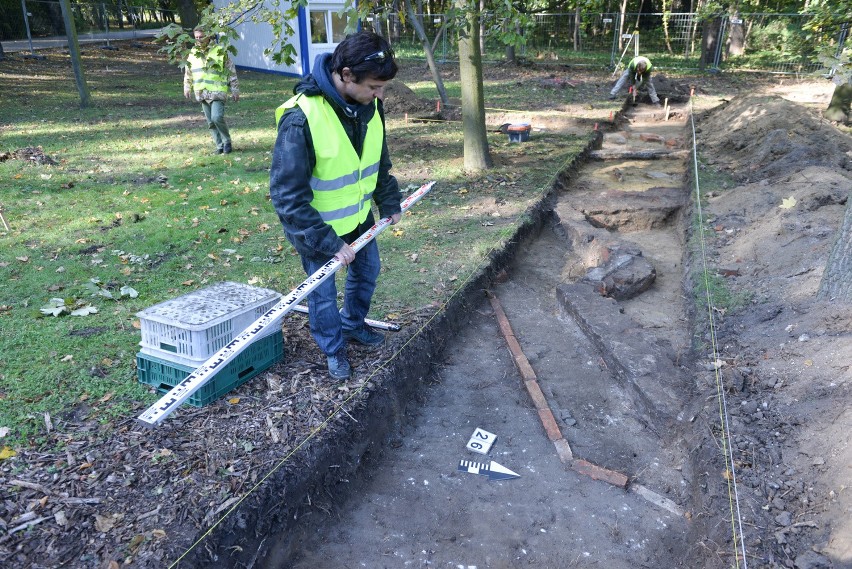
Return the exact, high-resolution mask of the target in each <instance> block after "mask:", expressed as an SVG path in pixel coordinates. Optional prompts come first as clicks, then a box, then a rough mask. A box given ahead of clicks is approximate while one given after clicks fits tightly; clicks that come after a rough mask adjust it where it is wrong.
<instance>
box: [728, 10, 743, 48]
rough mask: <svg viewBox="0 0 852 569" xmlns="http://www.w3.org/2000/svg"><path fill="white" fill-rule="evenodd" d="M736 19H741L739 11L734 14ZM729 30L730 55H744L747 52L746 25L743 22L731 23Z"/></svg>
mask: <svg viewBox="0 0 852 569" xmlns="http://www.w3.org/2000/svg"><path fill="white" fill-rule="evenodd" d="M734 19H735V20H739V19H740V15H739V13H735V14H734ZM730 30H731V31H730V32H728V55H742V54H744V53H745V26H744V25H742V23H739V24H734V23H731V27H730Z"/></svg>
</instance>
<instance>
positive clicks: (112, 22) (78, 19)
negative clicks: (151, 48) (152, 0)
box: [0, 0, 180, 51]
mask: <svg viewBox="0 0 852 569" xmlns="http://www.w3.org/2000/svg"><path fill="white" fill-rule="evenodd" d="M70 6H71V17H72V18H73V19H74V26H75V28H76V30H77V35H78V37H79V40H80V41H82V42H103V43H104V44H105V45H106V46H107V47H108V46H109V42H110V41H111V40H116V39H136V38H137V36H139V35H149V34H143V33H142V32H143V31H144V30H156V29H160V28H162V27H163V26H165V25H167V24H170V23H180V18H179V16H178V14H177V13H176V12H174V11H173V10H165V9H160V8H157V7H156V6H154V5H151V6H131V5H128V4H127V3H124V2H119V3H117V4H108V3H104V2H101V3H78V2H75V3H72V4H71V5H70ZM0 41H2V42H3V44H4V49H6V50H7V51H14V50H15V49H18V50H23V49H26V50H31V51H32V50H34V49H37V48H38V47H55V46H61V45H63V44H66V45H67V38H66V36H65V21H64V19H63V16H62V7H61V5H60V3H59V2H56V1H48V0H0Z"/></svg>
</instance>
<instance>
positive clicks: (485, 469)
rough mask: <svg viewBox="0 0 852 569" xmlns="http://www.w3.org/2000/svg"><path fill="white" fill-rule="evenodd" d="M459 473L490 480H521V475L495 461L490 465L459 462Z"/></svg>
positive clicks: (468, 461) (465, 461)
mask: <svg viewBox="0 0 852 569" xmlns="http://www.w3.org/2000/svg"><path fill="white" fill-rule="evenodd" d="M458 470H459V472H470V473H471V474H482V475H483V476H487V477H488V480H511V479H513V478H520V477H521V475H520V474H518V473H517V472H512V471H511V470H509V469H508V468H506V467H505V466H503V465H501V464H497V463H496V462H494V461H493V460H492V461H491V462H489V463H488V464H485V463H484V462H473V461H472V460H462V461H459V468H458Z"/></svg>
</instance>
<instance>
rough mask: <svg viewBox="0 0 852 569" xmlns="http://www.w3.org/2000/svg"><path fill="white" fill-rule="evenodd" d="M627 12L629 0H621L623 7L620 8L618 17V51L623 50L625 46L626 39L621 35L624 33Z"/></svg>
mask: <svg viewBox="0 0 852 569" xmlns="http://www.w3.org/2000/svg"><path fill="white" fill-rule="evenodd" d="M625 14H627V0H621V8H620V9H619V16H621V17H620V18H619V19H618V51H621V50H622V48H624V43H623V42H624V40H623V39H621V36H623V35H624V17H625Z"/></svg>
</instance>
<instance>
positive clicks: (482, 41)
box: [479, 0, 485, 55]
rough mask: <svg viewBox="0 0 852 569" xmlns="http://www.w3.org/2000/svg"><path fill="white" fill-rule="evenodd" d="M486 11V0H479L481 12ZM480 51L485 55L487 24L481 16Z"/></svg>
mask: <svg viewBox="0 0 852 569" xmlns="http://www.w3.org/2000/svg"><path fill="white" fill-rule="evenodd" d="M483 12H485V0H479V14H480V16H481V15H482V13H483ZM479 53H480V55H485V24H484V23H483V21H482V18H481V17H480V18H479Z"/></svg>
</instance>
